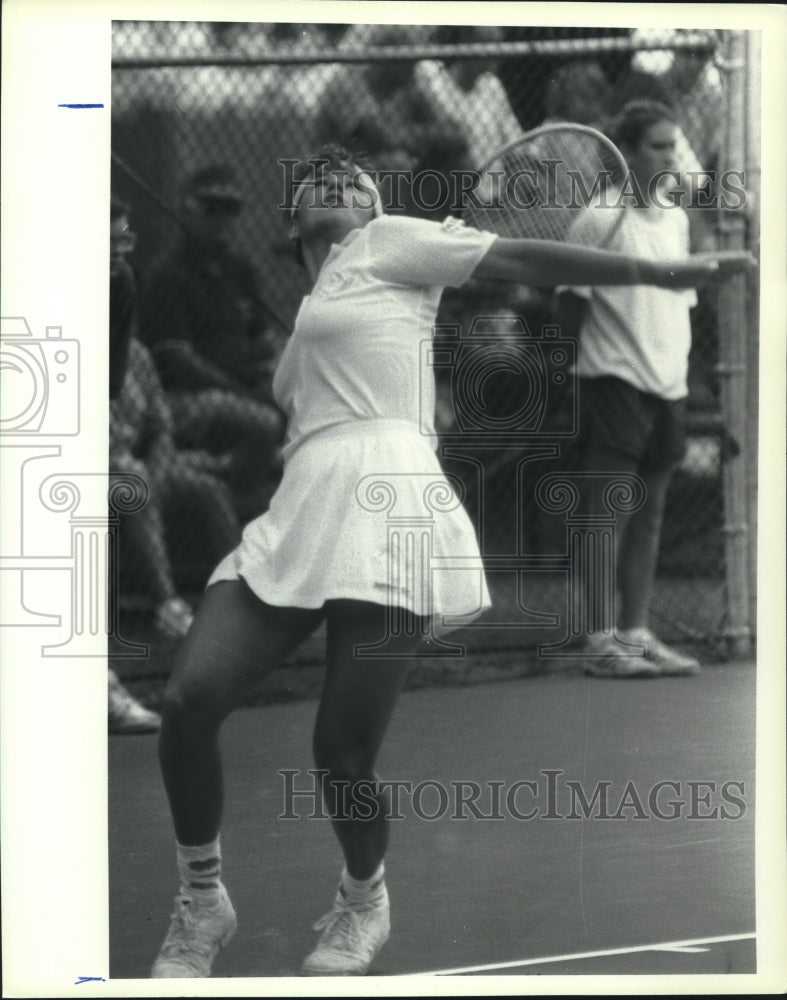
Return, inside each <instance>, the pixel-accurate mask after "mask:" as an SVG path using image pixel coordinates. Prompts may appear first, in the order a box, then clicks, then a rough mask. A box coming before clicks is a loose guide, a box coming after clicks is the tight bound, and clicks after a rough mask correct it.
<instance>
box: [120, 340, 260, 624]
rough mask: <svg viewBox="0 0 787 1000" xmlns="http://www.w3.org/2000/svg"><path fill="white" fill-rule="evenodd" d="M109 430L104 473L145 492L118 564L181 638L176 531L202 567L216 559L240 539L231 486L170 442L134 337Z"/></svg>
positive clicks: (211, 465) (218, 465)
mask: <svg viewBox="0 0 787 1000" xmlns="http://www.w3.org/2000/svg"><path fill="white" fill-rule="evenodd" d="M109 428H110V445H109V468H110V476H116V475H122V474H123V473H132V474H134V475H136V476H139V477H140V478H141V479H142V480H143V481H144V482H145V483H146V484H147V486H148V489H149V491H150V493H149V499H148V502H147V504H146V505H145V507H143V508H142V510H140V511H137V512H136V513H134V514H130V515H129V516H128V517H126V518H124V519H123V521H122V522H121V567H122V568H123V570H124V571H125V572H126V573H127V574H128V575H130V570H131V568H132V567H133V573H134V576H135V578H136V580H138V581H140V582H141V583H142V586H143V587H144V588H145V590H146V591H147V592H148V593H150V595H151V596H152V598H153V601H154V605H155V607H156V625H157V626H158V628H159V629H161V631H162V632H164V633H165V634H166V635H169V636H171V637H173V638H180V637H182V636H183V635H185V634H186V632H187V631H188V628H189V626H190V624H191V619H192V612H191V608H190V607H189V606H188V604H187V603H186V602H185V601H184V600H183V599H182V598H181V597H179V596H178V594H177V588H176V584H175V582H174V580H175V573H174V571H173V563H172V557H171V551H172V549H173V548H174V547H175V543H176V541H177V536H178V529H179V533H180V536H181V538H180V548H181V549H185V548H186V547H187V546H188V544H190V545H191V547H192V548H198V549H199V551H200V553H201V554H204V561H205V563H206V565H207V566H213V565H214V563H215V562H216V560H217V559H222V558H223V557H224V556H225V555H226V554H227V552H229V551H230V550H231V549H233V548H234V547H235V545H236V544H237V542H238V540H239V537H240V528H239V525H238V520H237V517H236V515H235V511H234V508H233V505H232V501H231V498H230V495H229V491H228V489H227V486H226V485H225V484H224V483H223V482H222V481H221V479H220V478H219V474H220V473H221V472H222V471H223V470H222V460H221V459H217V458H216V457H214V456H212V455H210V454H208V453H207V452H199V451H187V452H184V451H179V450H178V449H177V448H176V447H175V443H174V440H173V437H172V418H171V415H170V411H169V406H168V405H167V400H166V397H165V395H164V392H163V390H162V388H161V383H160V382H159V378H158V374H157V372H156V366H155V364H154V363H153V360H152V358H151V356H150V353H149V351H148V350H147V348H145V347H144V346H143V345H142V344H141V343H140V342H139V341H138V340H136V339H132V341H131V346H130V352H129V364H128V370H127V372H126V378H125V381H124V383H123V389H122V391H121V393H120V395H119V396H118V397H117V398H116V399H114V400H112V401H111V403H110V425H109ZM205 579H207V576H206V577H205ZM205 579H203V580H201V581H198V583H199V585H204V583H205Z"/></svg>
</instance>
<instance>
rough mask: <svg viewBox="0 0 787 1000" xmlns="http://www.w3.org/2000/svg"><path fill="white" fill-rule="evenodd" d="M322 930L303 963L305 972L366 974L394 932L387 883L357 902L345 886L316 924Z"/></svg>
mask: <svg viewBox="0 0 787 1000" xmlns="http://www.w3.org/2000/svg"><path fill="white" fill-rule="evenodd" d="M314 929H315V930H316V931H320V930H321V931H322V932H323V933H322V937H321V938H320V940H319V942H318V944H317V947H316V948H315V949H314V951H313V952H312V953H311V954H310V955H309V956H308V957H307V958H306V960H305V961H304V963H303V966H302V967H301V974H302V975H304V976H363V975H364V974H365V973H366V971H367V970H368V968H369V966H370V965H371V964H372V962H373V961H374V958H375V956H376V955H377V953H378V952H379V951H380V949H381V948H382V946H383V945H384V944H385V942H386V941H387V940H388V937H389V936H390V933H391V918H390V905H389V902H388V891H387V890H386V888H385V883H384V882H383V883H382V885H381V886H380V888H379V889H378V890H376V891H375V894H374V896H373V898H372V899H370V900H369V901H367V902H363V903H353V902H350V900H349V899H347V897H346V896H345V895H344V893H343V892H342V890H341V889H339V891H338V893H337V894H336V899H335V900H334V904H333V909H332V910H331V912H330V913H327V914H326V915H325V916H324V917H322V918H321V919H320V920H318V921H317V923H316V924H315V925H314Z"/></svg>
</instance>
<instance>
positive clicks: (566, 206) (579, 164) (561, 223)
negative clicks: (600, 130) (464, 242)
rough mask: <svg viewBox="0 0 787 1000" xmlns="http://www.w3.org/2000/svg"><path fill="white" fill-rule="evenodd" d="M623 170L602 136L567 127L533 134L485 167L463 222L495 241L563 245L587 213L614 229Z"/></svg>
mask: <svg viewBox="0 0 787 1000" xmlns="http://www.w3.org/2000/svg"><path fill="white" fill-rule="evenodd" d="M625 171H626V164H625V161H624V160H623V158H622V156H621V155H620V154H619V153H618V152H617V150H615V149H614V147H612V146H611V144H608V143H607V142H606V141H604V140H603V137H598V136H597V135H595V134H593V133H589V132H583V131H578V130H573V129H571V128H565V129H554V130H548V131H544V132H541V133H534V134H533V135H530V136H525V137H524V138H523V139H522V140H520V141H519V142H518V143H516V144H514V145H512V146H510V147H508V148H506V149H504V150H503V151H502V152H501V153H500V154H498V155H497V156H496V157H494V158H493V159H492V160H491V161H490V162H489V163H488V164H487V166H486V167H485V169H484V170H483V171H482V173H481V179H480V182H479V184H478V186H477V187H476V188H475V190H474V192H473V193H472V195H470V196H469V197H468V199H467V202H466V206H465V211H464V215H463V218H464V219H465V222H466V223H467V224H468V225H471V226H474V227H475V228H477V229H483V230H487V231H489V232H494V233H495V234H497V235H498V236H508V237H514V238H517V237H519V238H527V239H549V240H566V239H567V238H568V239H570V238H571V235H570V234H571V229H572V226H573V224H574V221H575V220H576V218H577V216H578V215H579V214H580V213H581V212H583V211H585V210H590V211H596V212H604V213H605V217H604V221H605V222H606V217H609V223H608V228H609V229H610V230H612V229H613V227H614V228H617V225H616V222H617V216H618V214H619V209H618V208H616V196H615V192H616V190H617V189H619V188H620V186H621V184H622V183H623V180H624V177H625ZM473 195H474V197H473Z"/></svg>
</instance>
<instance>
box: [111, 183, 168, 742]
mask: <svg viewBox="0 0 787 1000" xmlns="http://www.w3.org/2000/svg"><path fill="white" fill-rule="evenodd" d="M129 216H130V209H129V206H128V204H127V203H126V202H124V201H122V200H121V199H119V198H115V197H113V198H112V199H111V201H110V210H109V398H110V400H114V399H116V398H117V397H118V396H119V395H120V392H121V389H122V387H123V382H124V380H125V377H126V369H127V367H128V358H129V352H130V349H131V339H132V337H133V335H134V328H135V323H136V281H135V278H134V271H133V269H132V267H131V265H130V264H129V262H128V260H127V259H126V258H127V255H128V254H130V253H131V252H132V251H133V249H134V247H135V245H136V237H135V235H134V233H133V232H132V231H131V223H130V218H129ZM110 405H111V404H110ZM108 584H109V586H112V585H113V584H115V585H116V581H115V580H109V581H108ZM107 720H108V728H109V732H110V733H154V732H156V730H157V729H158V728H159V726H160V725H161V718H160V717H159V716H158V714H157V713H156V712H151V711H150V709H149V708H146V707H145V706H144V705H142V704H141V703H140V702H138V701H137V699H136V698H134V697H133V696H132V695H131V694H130V693H129V692H128V691H127V690H126V688H125V687H124V686H123V685H122V684H121V682H120V678H119V677H118V676H117V674H116V673H115V671H114V670H112V668H111V667H110V668H108V670H107Z"/></svg>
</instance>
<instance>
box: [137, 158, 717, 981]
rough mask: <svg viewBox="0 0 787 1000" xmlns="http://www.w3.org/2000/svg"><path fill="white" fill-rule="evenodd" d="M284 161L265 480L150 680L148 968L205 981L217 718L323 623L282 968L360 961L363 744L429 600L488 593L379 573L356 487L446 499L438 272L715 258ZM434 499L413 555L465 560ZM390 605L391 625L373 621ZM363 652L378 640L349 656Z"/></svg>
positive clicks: (582, 275)
mask: <svg viewBox="0 0 787 1000" xmlns="http://www.w3.org/2000/svg"><path fill="white" fill-rule="evenodd" d="M298 177H299V178H300V177H302V178H303V179H302V181H301V182H299V183H298V184H297V185H296V190H295V193H294V195H293V198H292V205H291V222H290V224H291V231H290V235H291V238H292V239H293V240H295V241H296V243H297V246H298V249H299V253H300V256H301V259H302V261H303V263H304V265H305V268H306V271H307V272H308V275H309V278H310V279H311V282H312V292H311V294H310V295H307V296H306V298H305V299H304V301H303V303H302V305H301V308H300V311H299V313H298V316H297V319H296V321H295V327H294V331H293V334H292V337H291V339H290V341H289V344H288V346H287V348H286V349H285V351H284V353H283V356H282V358H281V361H280V364H279V367H278V370H277V372H276V376H275V381H274V393H275V395H276V399H277V402H278V404H279V405H280V406H281V407H282V409H283V410H284V411H285V413H286V414H287V416H288V432H287V438H286V443H285V448H284V460H285V464H284V473H283V477H282V481H281V484H280V487H279V489H278V491H277V493H276V494H275V496H274V498H273V500H272V502H271V505H270V508H269V510H268V511H267V512H266V513H265V514H264V515H263V516H262V517H260V518H259V519H257V520H256V521H253V522H252V523H251V524H249V525H248V526H247V528H246V529H245V531H244V535H243V539H242V542H241V544H240V545H239V547H238V548H237V550H236V551H235V552H234V553H232V554H231V555H230V556H229V557H228V558H227V559H225V560H224V561H223V562H222V563H221V564H220V565H219V566H218V568H217V569H216V571H215V573H214V574H213V576H212V578H211V580H210V581H209V584H208V588H207V591H206V593H205V595H204V597H203V600H202V602H201V604H200V606H199V608H198V611H197V615H196V618H195V620H194V623H193V625H192V627H191V630H190V631H189V633H188V635H187V636H186V638H185V640H184V641H183V644H182V646H181V648H180V650H179V652H178V655H177V659H176V663H175V666H174V669H173V673H172V676H171V679H170V682H169V684H168V687H167V691H166V693H165V696H164V704H163V721H162V727H161V734H160V761H161V767H162V772H163V777H164V782H165V786H166V790H167V794H168V797H169V802H170V807H171V811H172V816H173V820H174V830H175V836H176V841H177V867H178V873H179V876H180V891H179V893H178V894H177V896H176V900H175V908H174V913H173V915H172V921H171V925H170V928H169V932H168V934H167V936H166V939H165V941H164V943H163V945H162V948H161V950H160V953H159V955H158V957H157V959H156V961H155V963H154V965H153V970H152V975H153V977H155V978H159V977H204V976H208V975H209V974H210V970H211V965H212V962H213V960H214V958H215V956H216V954H217V953H218V951H219V949H220V948H221V947H222V946H223V945H225V944H226V943H227V942H228V941H229V940H230V938H231V937H232V935H233V933H234V932H235V928H236V923H237V922H236V917H235V912H234V909H233V907H232V904H231V902H230V899H229V897H228V894H227V892H226V889H225V888H224V885H223V883H222V881H221V853H220V845H219V830H220V823H221V817H222V767H221V761H220V757H219V749H218V733H219V728H220V726H221V724H222V721H223V720H224V719H225V718H226V717H227V715H228V714H229V713H230V712H232V711H233V710H234V709H235V708H237V707H238V706H239V705H241V704H242V703H243V701H244V699H245V698H246V697H247V696H248V694H249V693H250V692H251V690H252V689H253V688H254V687H255V686H257V685H258V684H259V682H260V679H261V678H262V677H263V676H264V675H265V674H266V673H267V672H269V671H271V670H273V669H274V668H276V667H277V666H278V665H279V664H280V663H281V662H282V660H283V659H284V658H285V657H287V656H288V655H289V654H291V653H292V652H293V651H294V650H295V649H296V647H297V646H298V645H299V644H300V643H302V642H303V640H304V639H305V638H306V637H307V636H308V635H309V634H310V633H312V632H313V631H314V630H315V629H316V628H317V626H318V625H319V624H320V623H321V622H322V621H323V620H325V621H326V627H327V654H326V674H325V687H324V691H323V694H322V697H321V700H320V704H319V708H318V712H317V718H316V724H315V730H314V735H313V753H314V760H315V763H316V766H317V768H318V769H320V770H321V771H322V772H324V774H325V777H324V780H323V795H324V801H325V805H326V808H327V810H328V811H329V812H330V815H331V817H332V819H333V828H334V831H335V834H336V836H337V838H338V840H339V844H340V847H341V850H342V853H343V857H344V870H343V872H342V875H341V881H340V885H339V889H338V892H337V894H336V898H335V900H334V904H333V908H332V910H331V911H330V913H329V914H328V915H327V916H326V917H324V918H323V920H322V921H320V922H318V924H317V925H315V927H316V928H319V929H322V935H321V937H320V938H319V941H318V942H317V944H316V948H315V950H314V951H313V952H312V953H311V954H310V955H309V956H308V957H307V958H306V960H305V962H304V964H303V969H302V972H303V974H305V975H361V974H364V973H365V972H366V971H367V970H368V969H369V967H370V966H371V963H372V961H373V960H374V957H375V955H376V954H377V953H378V952H379V950H380V948H381V947H382V946H383V944H384V943H385V941H386V940H387V938H388V935H389V906H388V895H387V891H386V885H385V881H384V859H385V855H386V847H387V844H388V827H387V823H386V816H385V803H384V801H383V799H382V797H381V796H380V795H379V793H378V786H377V784H376V781H377V780H378V779H377V778H376V776H375V760H376V758H377V754H378V751H379V750H380V746H381V744H382V741H383V737H384V734H385V731H386V727H387V726H388V723H389V720H390V719H391V716H392V713H393V711H394V706H395V704H396V701H397V696H398V694H399V692H400V689H401V687H402V684H403V681H404V679H405V675H406V673H407V667H408V658H409V657H411V656H412V655H413V654H414V653H415V652H416V649H417V648H418V646H419V643H420V641H421V637H423V636H425V635H429V634H430V627H431V626H432V625H433V624H435V623H436V627H438V628H439V624H440V623H441V622H442V620H443V616H447V615H450V616H460V615H461V616H465V620H467V619H468V618H469V617H470V616H472V615H477V614H480V613H481V612H482V611H483V610H484V609H485V608H486V607H488V606H489V595H488V592H487V588H486V584H485V582H484V580H483V579H482V578H481V577H482V574H480V573H479V572H478V571H475V573H473V572H468V573H464V572H460V573H443V574H440V573H435V574H432V575H431V576H430V575H429V574H428V573H427V574H424V576H425V577H426V578H425V579H421V578H420V575H419V573H418V572H417V571H416V567H414V566H412V565H409V566H408V565H405V567H404V570H403V572H402V573H396V572H393V571H392V568H391V567H392V566H394V565H396V566H400V565H401V563H402V560H404V561H405V563H406V562H407V559H408V558H410V559H411V560H412V559H414V558H415V556H414V555H413V554H411V555H410V556H409V557H408V555H407V553H406V552H404V551H402V552H397V553H392V552H391V551H390V546H389V538H388V524H387V522H386V518H385V516H383V517H381V516H380V511H379V510H374V509H373V508H374V506H375V504H374V503H370V502H369V499H370V498H369V496H368V495H367V494H366V493H365V492H364V488H363V483H364V481H365V477H368V476H372V477H374V479H375V480H376V481H380V482H385V483H388V484H389V487H388V488H389V490H390V491H392V492H395V495H396V503H397V504H398V505H399V509H400V510H404V511H406V510H413V509H415V510H417V511H422V510H423V504H424V484H425V482H428V483H437V484H439V485H440V486H441V488H442V490H443V498H445V497H446V496H450V495H451V494H452V491H451V487H450V484H449V482H448V480H447V479H445V477H444V476H443V473H442V471H441V469H440V466H439V464H438V461H437V457H436V455H435V451H434V447H433V442H434V438H431V437H430V436H428V435H425V434H424V433H422V431H423V429H424V428H423V413H422V400H423V396H424V392H423V391H422V380H423V379H424V378H427V379H428V381H427V383H426V395H427V397H428V396H429V391H430V390H429V387H430V385H431V376H430V374H429V373H428V372H423V371H421V370H420V369H419V366H420V343H421V341H422V340H423V339H424V338H427V337H429V335H430V331H431V329H432V325H433V322H434V320H435V315H436V311H437V307H438V303H439V301H440V296H441V293H442V290H443V288H444V287H446V286H459V285H461V284H463V283H464V282H465V281H467V280H468V279H470V278H471V277H473V276H475V277H480V278H498V279H502V280H506V281H514V282H522V283H524V284H529V285H535V286H547V285H556V284H558V283H559V282H560V281H563V282H577V283H582V284H594V283H604V284H611V283H619V284H632V283H635V282H648V283H653V284H658V285H662V286H664V287H671V288H677V287H681V288H682V287H684V286H692V285H694V284H696V283H697V282H699V281H702V280H704V279H706V278H707V277H709V276H710V275H712V274H713V273H714V271H715V266H714V264H713V263H712V262H708V261H707V260H702V261H699V262H692V261H690V260H686V261H681V262H677V261H676V262H674V263H669V264H664V263H653V262H651V261H645V260H638V259H634V258H631V257H627V256H622V255H617V254H611V253H607V252H605V251H598V250H592V249H584V248H578V247H570V246H565V245H561V244H557V243H549V242H546V241H538V242H536V241H529V240H517V239H503V238H499V237H496V236H495V235H494V234H492V233H485V232H480V231H478V230H475V229H472V228H469V227H466V226H464V225H463V224H462V223H459V222H457V221H456V220H447V221H446V222H445V223H437V222H432V221H427V220H422V219H415V218H407V217H402V216H386V215H384V214H383V213H382V209H381V206H380V202H379V199H378V197H377V196H376V195H377V193H376V191H375V190H374V188H373V186H372V185H371V178H370V177H369V175H368V174H366V173H365V172H364V170H363V169H362V168H361V167H360V166H359V165H357V164H356V163H355V162H353V160H352V159H351V158H350V157H349V155H348V154H347V153H346V152H345V151H344V150H341V149H338V148H335V147H333V148H328V149H326V150H324V151H322V152H321V153H320V154H319V156H318V157H316V158H314V159H312V160H309V161H305V165H304V173H303V174H300V175H298ZM419 422H420V423H419ZM426 429H427V430H428V428H426ZM366 481H367V482H368V480H366ZM439 507H440V511H439V512H438V513H435V514H434V517H433V522H432V523H433V527H434V534H433V541H432V547H433V555H434V556H435V557H445V556H450V555H457V554H458V555H462V556H466V555H468V556H475V557H478V556H479V551H478V546H477V542H476V538H475V534H474V531H473V528H472V525H471V522H470V520H469V518H468V517H467V515H466V514H465V512H464V510H463V509H462V507H461V505H460V504H459V503H458V502H456V503H445V502H443V503H441V504H439ZM441 577H443V578H445V577H451V579H450V581H449V580H446V579H441ZM392 612H395V613H396V615H398V617H397V619H396V621H397V624H398V626H399V627H396V628H392V627H390V626H391V620H392V619H391V615H392ZM383 639H384V640H385V641H384V643H383V646H382V647H380V645H379V644H380V642H381V640H383ZM374 646H376V647H377V653H378V655H370V654H369V652H368V649H367V650H366V651H365V650H364V647H374ZM381 648H382V649H383V655H380V649H381ZM342 788H343V789H344V791H345V794H342V793H341V790H342ZM370 801H371V802H373V803H376V806H377V808H374V809H371V810H370V809H369V803H370Z"/></svg>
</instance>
